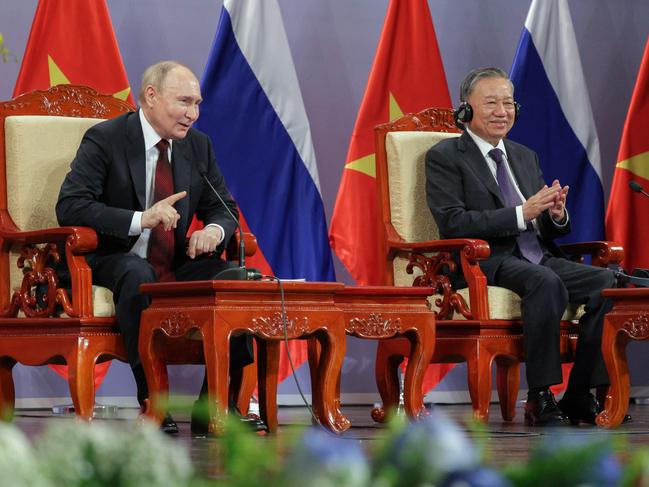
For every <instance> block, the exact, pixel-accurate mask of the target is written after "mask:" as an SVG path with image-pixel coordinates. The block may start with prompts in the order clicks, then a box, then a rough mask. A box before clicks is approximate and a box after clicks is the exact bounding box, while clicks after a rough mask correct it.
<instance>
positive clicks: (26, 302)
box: [2, 243, 73, 317]
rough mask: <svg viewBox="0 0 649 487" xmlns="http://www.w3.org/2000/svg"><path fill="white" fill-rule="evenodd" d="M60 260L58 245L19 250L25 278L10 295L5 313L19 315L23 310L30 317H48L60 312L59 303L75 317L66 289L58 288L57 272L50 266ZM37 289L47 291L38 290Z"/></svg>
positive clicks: (28, 247) (20, 263)
mask: <svg viewBox="0 0 649 487" xmlns="http://www.w3.org/2000/svg"><path fill="white" fill-rule="evenodd" d="M60 260H61V257H60V255H59V252H58V249H57V247H56V245H55V244H53V243H50V244H47V245H44V246H42V247H38V246H36V245H25V246H24V247H23V248H22V249H21V250H20V255H19V257H18V261H17V266H18V268H20V269H23V280H22V283H21V285H20V289H19V290H18V291H15V292H14V293H13V295H12V296H11V301H10V302H9V308H8V309H7V310H5V311H3V312H2V316H17V315H18V312H19V311H22V312H23V313H24V314H25V316H28V317H46V316H54V315H56V314H57V309H56V308H57V307H56V305H57V304H60V305H61V306H63V309H64V311H66V312H67V313H68V314H69V315H70V316H73V310H72V306H71V304H70V299H69V296H68V293H67V291H66V290H65V289H64V288H59V280H58V276H57V275H56V271H55V270H54V269H53V268H52V267H50V265H52V264H56V263H57V262H59V261H60ZM37 288H40V289H43V290H45V291H44V292H43V293H37V292H36V290H37Z"/></svg>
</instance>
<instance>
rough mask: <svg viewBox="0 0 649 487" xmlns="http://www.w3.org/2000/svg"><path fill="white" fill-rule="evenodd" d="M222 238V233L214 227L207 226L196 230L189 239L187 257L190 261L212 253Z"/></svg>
mask: <svg viewBox="0 0 649 487" xmlns="http://www.w3.org/2000/svg"><path fill="white" fill-rule="evenodd" d="M223 237H224V235H223V232H222V231H221V229H220V228H219V227H216V226H208V227H205V228H203V229H202V230H196V231H195V232H194V233H192V236H191V237H189V245H188V246H187V255H188V256H189V258H190V259H193V258H195V257H196V256H197V255H201V254H206V253H208V252H214V251H215V250H216V247H218V246H219V244H220V243H221V242H222V241H223Z"/></svg>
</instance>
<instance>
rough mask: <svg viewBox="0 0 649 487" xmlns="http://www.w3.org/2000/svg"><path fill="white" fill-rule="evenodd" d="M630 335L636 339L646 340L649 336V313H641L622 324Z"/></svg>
mask: <svg viewBox="0 0 649 487" xmlns="http://www.w3.org/2000/svg"><path fill="white" fill-rule="evenodd" d="M622 328H623V329H624V330H625V331H626V332H627V333H628V335H629V336H630V337H631V338H633V339H635V340H646V339H647V338H649V314H648V313H644V312H642V313H639V314H638V315H636V316H634V317H633V318H630V319H628V320H627V321H625V322H624V324H623V325H622Z"/></svg>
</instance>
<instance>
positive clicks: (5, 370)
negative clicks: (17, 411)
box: [0, 357, 16, 421]
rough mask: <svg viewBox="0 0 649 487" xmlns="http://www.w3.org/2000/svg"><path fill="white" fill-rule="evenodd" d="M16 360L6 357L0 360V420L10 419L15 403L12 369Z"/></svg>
mask: <svg viewBox="0 0 649 487" xmlns="http://www.w3.org/2000/svg"><path fill="white" fill-rule="evenodd" d="M14 365H16V362H15V361H14V360H12V359H10V358H8V357H4V358H3V359H2V360H0V420H2V421H11V420H12V419H13V415H14V406H15V403H16V390H15V389H14V379H13V375H12V370H13V367H14Z"/></svg>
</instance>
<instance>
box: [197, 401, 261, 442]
mask: <svg viewBox="0 0 649 487" xmlns="http://www.w3.org/2000/svg"><path fill="white" fill-rule="evenodd" d="M229 410H230V414H232V415H234V416H235V417H237V418H238V419H239V421H241V422H242V423H243V424H245V425H246V426H247V427H248V428H250V429H251V430H252V431H255V432H257V431H267V430H268V427H267V426H266V424H265V423H264V422H263V421H262V420H261V419H260V418H259V416H257V415H256V414H248V415H246V416H242V415H241V412H240V411H239V409H238V408H237V407H236V406H235V405H234V404H230V407H229ZM190 429H191V432H192V434H193V435H196V436H207V435H208V433H209V413H208V409H207V403H205V402H204V401H202V400H200V399H199V400H198V401H195V402H194V407H193V408H192V419H191V424H190Z"/></svg>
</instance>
